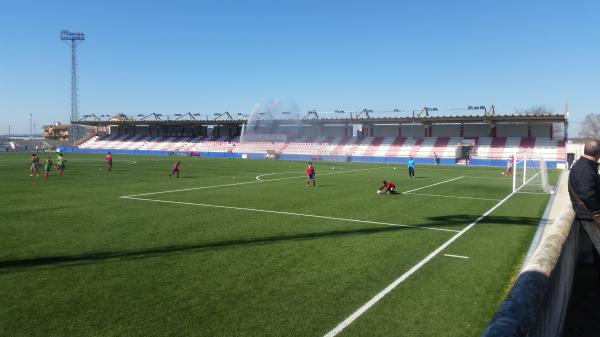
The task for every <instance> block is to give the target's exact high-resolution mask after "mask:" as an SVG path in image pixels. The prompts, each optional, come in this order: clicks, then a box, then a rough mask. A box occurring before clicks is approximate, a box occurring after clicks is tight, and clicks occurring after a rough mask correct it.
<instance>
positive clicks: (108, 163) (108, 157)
mask: <svg viewBox="0 0 600 337" xmlns="http://www.w3.org/2000/svg"><path fill="white" fill-rule="evenodd" d="M104 160H105V161H106V167H107V168H108V170H109V171H112V156H111V155H110V152H107V153H106V155H105V156H104Z"/></svg>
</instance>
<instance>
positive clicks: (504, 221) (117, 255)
mask: <svg viewBox="0 0 600 337" xmlns="http://www.w3.org/2000/svg"><path fill="white" fill-rule="evenodd" d="M476 219H477V216H473V215H464V214H457V215H453V216H439V217H430V218H429V220H430V222H429V223H427V224H416V225H410V226H414V227H392V226H386V227H374V228H359V229H352V230H335V231H325V232H313V233H300V234H283V235H275V236H267V237H260V238H249V239H238V240H225V241H218V242H206V243H196V244H185V245H169V246H162V247H150V248H142V249H132V250H120V251H110V252H97V253H87V254H79V255H59V256H42V257H33V258H23V259H15V260H4V261H0V274H3V273H11V272H18V271H23V270H26V269H29V268H35V267H52V266H55V267H63V266H77V265H82V264H89V263H96V262H102V261H107V260H123V259H138V258H147V257H157V256H162V255H167V254H175V253H183V252H199V251H208V250H218V249H231V248H242V247H248V246H261V245H271V244H278V243H283V242H287V241H304V240H318V239H326V238H343V237H348V236H354V235H369V234H378V233H386V232H397V231H402V230H407V229H410V230H413V231H414V230H419V229H417V228H415V227H420V226H423V227H437V228H442V227H448V226H458V225H467V224H469V223H471V222H473V221H475V220H476ZM538 222H539V219H538V218H530V217H505V216H491V217H487V218H485V219H484V220H483V221H482V223H490V224H501V226H503V225H529V226H535V225H537V224H538ZM452 234H454V233H452Z"/></svg>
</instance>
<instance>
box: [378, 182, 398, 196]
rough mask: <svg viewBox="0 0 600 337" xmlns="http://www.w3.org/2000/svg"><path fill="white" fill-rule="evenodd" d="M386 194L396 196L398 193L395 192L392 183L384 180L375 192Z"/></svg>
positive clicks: (394, 186)
mask: <svg viewBox="0 0 600 337" xmlns="http://www.w3.org/2000/svg"><path fill="white" fill-rule="evenodd" d="M386 192H387V193H389V194H397V193H398V192H396V185H394V183H393V182H391V181H386V180H384V181H383V184H382V185H381V187H380V188H379V189H378V190H377V193H378V194H383V193H386Z"/></svg>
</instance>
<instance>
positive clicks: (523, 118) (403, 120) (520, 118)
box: [73, 114, 567, 126]
mask: <svg viewBox="0 0 600 337" xmlns="http://www.w3.org/2000/svg"><path fill="white" fill-rule="evenodd" d="M124 117H126V118H124ZM300 120H301V121H302V123H303V124H313V125H321V124H360V123H375V124H409V123H494V122H497V123H525V122H546V123H564V122H566V121H567V118H566V116H565V115H564V114H505V115H491V116H489V115H488V116H485V115H436V116H423V117H413V116H401V115H400V116H371V117H359V118H356V117H353V116H352V115H350V116H342V117H334V116H324V114H323V115H322V116H321V117H320V118H305V119H300ZM273 121H275V122H280V123H286V122H292V121H299V119H297V118H281V119H274V120H273ZM247 122H248V120H247V119H246V118H238V119H218V118H215V119H195V118H194V119H192V118H189V119H182V118H178V119H170V118H168V117H167V119H158V118H157V119H153V120H149V119H136V118H135V117H127V116H125V115H124V114H119V115H118V118H117V116H113V117H108V118H106V119H101V118H94V119H92V120H89V119H85V118H84V119H82V120H79V121H73V123H74V124H81V125H91V126H107V125H156V126H158V125H242V124H245V123H247Z"/></svg>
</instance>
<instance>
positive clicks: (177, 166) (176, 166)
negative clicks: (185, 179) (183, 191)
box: [169, 160, 181, 178]
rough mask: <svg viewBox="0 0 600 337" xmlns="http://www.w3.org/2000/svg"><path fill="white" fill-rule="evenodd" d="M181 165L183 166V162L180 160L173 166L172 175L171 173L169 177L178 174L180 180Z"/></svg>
mask: <svg viewBox="0 0 600 337" xmlns="http://www.w3.org/2000/svg"><path fill="white" fill-rule="evenodd" d="M179 165H181V162H180V161H179V160H178V161H177V162H176V163H175V164H173V167H171V173H169V177H170V176H172V175H173V174H175V173H177V178H179Z"/></svg>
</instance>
